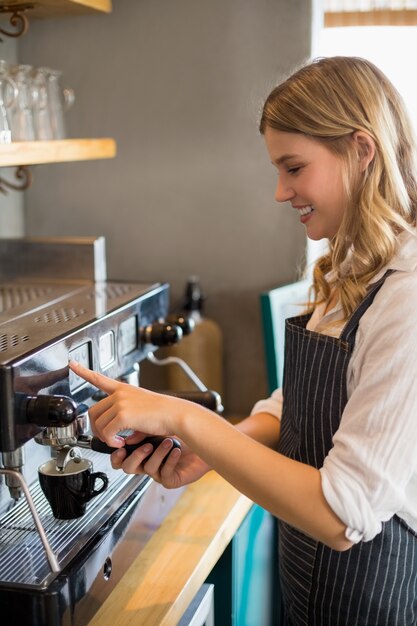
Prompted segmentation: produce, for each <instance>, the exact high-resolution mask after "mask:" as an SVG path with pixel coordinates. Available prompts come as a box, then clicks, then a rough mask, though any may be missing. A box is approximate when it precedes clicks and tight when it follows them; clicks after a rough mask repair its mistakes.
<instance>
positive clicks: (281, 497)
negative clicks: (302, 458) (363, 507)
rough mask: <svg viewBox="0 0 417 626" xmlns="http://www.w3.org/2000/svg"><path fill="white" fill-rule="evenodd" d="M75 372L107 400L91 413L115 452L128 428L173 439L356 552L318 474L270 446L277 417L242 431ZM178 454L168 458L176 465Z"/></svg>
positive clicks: (273, 507)
mask: <svg viewBox="0 0 417 626" xmlns="http://www.w3.org/2000/svg"><path fill="white" fill-rule="evenodd" d="M71 368H72V369H73V370H74V371H75V372H76V373H77V374H78V375H79V376H82V377H83V378H85V379H86V380H88V381H89V382H90V383H91V384H93V385H94V386H96V387H99V388H100V389H103V390H104V391H105V392H106V393H108V394H109V395H108V397H107V398H105V399H104V400H101V401H100V402H98V403H97V404H96V405H94V406H93V407H92V408H91V409H90V410H89V414H90V419H91V423H92V428H93V430H94V432H95V433H96V434H97V435H98V436H99V437H100V438H101V439H102V440H103V441H106V443H108V444H109V445H113V446H117V447H122V446H123V440H122V439H120V438H118V437H117V433H118V432H120V431H122V430H125V429H127V428H133V429H135V430H139V431H142V432H143V433H148V434H155V435H163V436H169V435H173V434H175V435H177V436H178V437H179V438H180V439H182V440H183V441H184V442H185V443H186V444H187V446H189V447H190V448H191V449H192V450H193V451H194V452H195V453H196V454H197V455H198V456H199V457H201V459H203V460H204V462H205V463H207V464H208V465H209V466H210V467H212V468H213V469H214V470H216V471H217V472H218V473H219V474H221V475H222V476H223V477H224V478H225V479H226V480H228V481H229V482H230V483H231V484H232V485H234V486H235V487H236V488H237V489H239V491H241V492H242V493H244V494H245V495H247V496H248V497H249V498H250V499H251V500H253V501H254V502H257V503H258V504H260V505H261V506H262V507H264V508H265V509H267V510H269V511H270V512H271V513H273V514H274V515H276V516H277V517H279V518H280V519H282V520H283V521H286V522H288V523H289V524H291V525H293V526H296V527H297V528H299V529H300V530H302V531H303V532H305V533H307V534H309V535H311V536H312V537H314V538H316V539H318V540H320V541H322V542H323V543H325V544H327V545H329V546H330V547H332V548H334V549H336V550H344V549H347V548H349V547H350V546H351V543H350V542H349V541H347V540H346V538H345V529H346V527H345V525H344V524H343V523H342V522H341V521H340V519H339V518H338V517H337V516H336V515H335V514H334V513H333V511H332V510H331V509H330V507H329V506H328V504H327V502H326V500H325V498H324V496H323V492H322V488H321V479H320V473H319V471H318V470H317V469H315V468H313V467H310V466H308V465H305V464H303V463H299V462H297V461H293V460H291V459H288V458H287V457H285V456H283V455H281V454H278V453H277V452H275V451H274V450H271V449H269V448H268V447H266V445H271V446H273V445H275V444H276V443H277V441H278V436H279V421H278V420H277V419H276V418H274V417H273V416H271V415H268V414H257V415H254V416H252V417H250V418H248V419H247V420H244V422H242V423H241V425H240V428H239V429H238V428H236V427H234V426H232V425H231V424H230V423H228V422H227V421H226V420H224V419H222V418H221V417H219V416H218V415H216V414H214V413H212V412H211V411H208V410H207V409H205V408H203V407H201V406H199V405H197V404H195V403H192V402H188V401H185V400H181V399H179V398H175V397H173V396H167V395H161V394H157V393H154V392H151V391H148V390H145V389H142V388H138V387H133V386H131V385H126V384H124V383H120V382H118V381H114V380H112V379H109V378H107V377H106V376H103V375H101V374H97V373H95V372H91V371H90V370H88V369H86V368H84V367H82V366H80V365H79V364H73V363H71ZM277 427H278V428H277ZM274 429H276V430H275V431H274ZM273 432H275V433H276V434H273ZM254 436H255V437H256V438H257V439H259V441H255V440H254V439H253V438H252V437H254ZM260 442H262V443H260ZM263 444H266V445H263ZM177 454H178V453H177V452H176V451H173V452H172V453H171V455H170V456H171V457H172V458H173V460H174V461H175V457H176V456H177ZM167 463H168V461H167Z"/></svg>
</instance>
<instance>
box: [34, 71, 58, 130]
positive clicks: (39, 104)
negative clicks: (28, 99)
mask: <svg viewBox="0 0 417 626" xmlns="http://www.w3.org/2000/svg"><path fill="white" fill-rule="evenodd" d="M32 104H33V124H34V131H35V138H36V139H39V140H40V141H49V140H51V139H54V133H53V130H52V119H51V112H50V103H49V69H48V68H46V67H39V68H37V69H35V70H34V71H33V74H32Z"/></svg>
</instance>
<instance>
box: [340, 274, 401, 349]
mask: <svg viewBox="0 0 417 626" xmlns="http://www.w3.org/2000/svg"><path fill="white" fill-rule="evenodd" d="M393 272H395V270H387V271H386V272H385V274H384V275H383V276H382V277H381V278H380V279H379V280H377V281H376V283H373V284H372V285H370V287H369V289H368V292H367V294H366V296H365V297H364V299H363V300H362V302H361V303H360V304H359V305H358V307H357V308H356V309H355V310H354V311H353V313H352V315H351V316H350V318H349V319H348V321H347V323H346V325H345V327H344V328H343V330H342V333H341V335H340V339H341V340H342V341H347V342H348V343H350V344H351V345H353V344H354V343H355V337H356V331H357V330H358V326H359V322H360V319H361V317H362V315H363V314H364V313H365V312H366V311H367V310H368V308H369V307H370V306H371V304H372V303H373V301H374V298H375V296H376V294H377V293H378V291H379V290H380V289H381V287H382V285H383V284H384V282H385V280H386V279H387V278H388V276H390V275H391V274H392V273H393Z"/></svg>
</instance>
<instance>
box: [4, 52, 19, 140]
mask: <svg viewBox="0 0 417 626" xmlns="http://www.w3.org/2000/svg"><path fill="white" fill-rule="evenodd" d="M8 72H9V66H8V64H7V62H6V61H4V60H3V59H0V143H10V142H11V140H12V133H11V129H10V122H9V114H8V111H9V109H10V107H11V106H12V104H13V103H14V101H15V100H16V97H17V87H16V83H15V82H14V80H13V79H12V78H10V76H9V74H8Z"/></svg>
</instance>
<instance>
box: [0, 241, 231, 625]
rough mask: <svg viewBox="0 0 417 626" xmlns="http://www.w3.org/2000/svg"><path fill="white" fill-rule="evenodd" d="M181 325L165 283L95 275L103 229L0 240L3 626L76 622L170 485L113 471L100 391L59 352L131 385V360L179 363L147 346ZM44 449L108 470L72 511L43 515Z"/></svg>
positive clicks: (89, 610) (61, 463) (205, 394)
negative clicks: (74, 514) (97, 430)
mask: <svg viewBox="0 0 417 626" xmlns="http://www.w3.org/2000/svg"><path fill="white" fill-rule="evenodd" d="M191 329H192V328H191V325H190V323H189V322H188V321H187V320H185V319H183V318H180V317H178V318H175V319H172V318H170V316H169V287H168V285H167V284H163V283H154V284H143V283H134V282H117V281H108V280H107V276H106V262H105V241H104V239H103V238H102V237H98V238H63V239H9V240H0V406H1V412H0V452H1V465H0V614H1V615H2V620H3V619H4V620H6V622H5V623H9V621H11V620H14V622H15V623H18V624H30V625H31V626H58V625H59V626H84V624H87V623H88V621H89V620H90V619H91V618H92V616H93V615H94V613H95V612H96V610H97V609H98V608H99V606H100V604H101V603H102V601H103V600H104V599H105V598H106V597H107V596H108V594H109V592H110V591H111V589H112V588H113V587H114V586H115V585H116V584H117V582H118V581H119V580H120V578H121V577H122V575H123V574H124V572H125V571H126V569H127V568H128V567H129V565H130V563H131V562H132V561H133V560H134V558H135V557H136V555H137V554H138V553H139V552H140V550H141V549H142V548H143V546H144V545H145V544H146V542H147V541H148V540H149V538H150V536H151V535H152V534H153V533H154V532H155V530H156V529H157V528H158V527H159V525H160V524H161V523H162V521H163V519H164V517H165V516H166V515H167V513H168V512H169V510H170V509H171V508H172V506H173V505H174V504H175V502H176V500H177V499H178V497H179V495H180V493H181V490H173V491H167V490H164V489H163V488H162V487H161V486H160V485H157V484H156V483H154V481H152V480H151V479H150V478H149V477H146V476H132V475H127V474H125V473H124V472H122V471H116V470H113V469H112V467H111V464H110V459H109V456H108V454H106V452H107V453H108V452H110V451H111V450H109V449H106V448H107V447H106V446H104V447H103V446H102V445H101V442H98V441H97V440H96V439H95V438H93V437H92V435H91V432H90V430H89V423H88V409H89V407H91V406H92V404H94V402H96V401H97V400H99V399H100V398H101V397H102V392H100V391H99V390H97V389H96V388H95V387H93V386H92V385H90V384H89V383H87V382H85V381H84V380H83V379H80V378H79V377H77V376H76V375H75V374H74V373H73V372H72V371H70V370H69V368H68V360H69V359H73V360H75V361H78V362H80V363H82V364H83V365H85V366H86V367H89V368H90V369H93V370H96V371H99V372H102V373H103V374H105V375H106V376H110V377H112V378H114V379H118V380H122V381H124V382H128V383H130V384H134V385H139V373H140V363H141V362H142V361H144V359H148V360H151V361H153V362H154V363H156V364H158V365H164V364H166V363H170V362H173V361H178V359H172V360H170V359H165V360H159V359H158V358H157V357H156V356H155V354H154V353H155V351H156V350H157V348H158V347H159V346H166V345H171V344H172V343H175V342H177V341H179V340H180V339H181V337H182V335H183V333H188V332H190V331H191ZM175 365H176V366H178V365H179V366H181V367H183V369H185V370H186V371H187V373H188V375H189V376H190V377H191V378H192V379H193V380H194V382H195V384H196V392H195V394H194V395H193V393H191V392H187V394H181V392H180V391H179V392H178V394H176V395H184V397H187V398H188V399H191V400H195V401H196V402H200V403H201V404H204V405H205V406H208V407H209V408H211V409H213V410H216V411H217V412H221V409H222V407H221V399H220V397H219V396H218V394H216V393H215V392H211V391H210V390H207V389H206V388H205V386H204V384H203V383H202V382H201V381H199V379H198V378H197V377H196V376H195V374H194V373H193V372H192V371H191V370H190V369H189V368H188V367H187V364H184V363H175ZM173 434H175V433H173ZM155 443H156V444H157V443H158V442H157V441H156V442H155ZM94 448H95V449H94ZM97 450H99V451H97ZM103 452H105V453H103ZM51 457H52V458H53V459H55V460H56V464H57V468H61V469H62V468H65V465H66V463H67V462H68V461H69V460H70V459H74V458H77V457H82V458H86V459H88V460H90V461H91V462H92V464H93V466H94V469H95V470H98V471H100V472H103V473H105V474H106V475H107V477H108V488H107V489H106V490H105V491H104V492H103V493H102V494H101V495H99V496H98V497H95V498H94V499H93V500H91V502H89V503H88V505H87V510H86V513H85V514H84V515H82V516H81V517H79V518H77V519H70V520H67V519H56V518H54V516H53V515H52V512H51V508H50V506H49V503H48V501H47V500H46V498H45V496H44V494H43V493H42V490H41V489H40V486H39V482H38V467H39V466H40V465H41V464H42V463H45V462H46V461H48V460H49V459H51Z"/></svg>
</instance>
